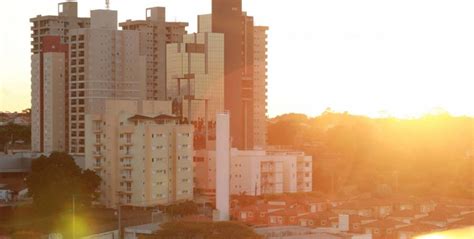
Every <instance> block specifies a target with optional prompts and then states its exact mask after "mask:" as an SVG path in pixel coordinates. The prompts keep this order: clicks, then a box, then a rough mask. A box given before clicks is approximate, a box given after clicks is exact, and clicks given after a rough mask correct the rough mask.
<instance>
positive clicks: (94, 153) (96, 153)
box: [92, 151, 102, 157]
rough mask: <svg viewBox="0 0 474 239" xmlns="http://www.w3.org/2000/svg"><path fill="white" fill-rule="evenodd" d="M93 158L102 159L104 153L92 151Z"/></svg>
mask: <svg viewBox="0 0 474 239" xmlns="http://www.w3.org/2000/svg"><path fill="white" fill-rule="evenodd" d="M92 156H94V157H101V156H102V153H101V152H100V151H92Z"/></svg>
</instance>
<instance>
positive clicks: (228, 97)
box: [211, 0, 254, 149]
mask: <svg viewBox="0 0 474 239" xmlns="http://www.w3.org/2000/svg"><path fill="white" fill-rule="evenodd" d="M211 18H212V21H211V22H212V32H216V33H223V34H224V38H225V40H224V41H225V42H224V52H225V57H224V62H225V64H224V74H225V81H224V82H225V83H224V92H225V103H224V105H225V110H228V111H229V112H230V115H231V120H230V121H231V122H230V125H231V130H230V131H231V137H232V146H233V147H235V148H238V149H253V146H254V142H253V139H254V138H253V118H254V117H253V74H254V71H253V67H254V65H253V61H254V57H253V54H254V52H253V47H254V44H253V40H254V39H253V34H254V30H253V27H254V23H253V17H250V16H247V15H246V13H245V12H242V0H213V1H212V16H211Z"/></svg>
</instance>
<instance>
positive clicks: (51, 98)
mask: <svg viewBox="0 0 474 239" xmlns="http://www.w3.org/2000/svg"><path fill="white" fill-rule="evenodd" d="M77 9H78V4H77V3H76V2H64V3H59V4H58V15H57V16H41V15H38V16H36V17H34V18H31V19H30V22H31V23H32V26H31V31H32V32H31V38H32V41H31V46H32V47H31V53H32V55H31V117H32V125H31V144H32V150H33V151H35V152H52V151H67V147H68V144H67V142H68V139H67V138H68V73H69V72H68V47H67V44H68V43H69V36H68V34H69V31H71V30H72V29H76V28H88V27H89V25H90V19H89V18H79V17H78V14H77Z"/></svg>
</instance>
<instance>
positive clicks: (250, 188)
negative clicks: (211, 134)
mask: <svg viewBox="0 0 474 239" xmlns="http://www.w3.org/2000/svg"><path fill="white" fill-rule="evenodd" d="M215 160H216V156H215V151H209V150H198V151H196V154H195V157H194V183H195V186H194V187H195V189H196V191H197V192H199V193H200V194H202V195H214V194H215V185H216V181H215V177H216V166H215V164H216V161H215ZM230 177H231V178H230V192H231V194H232V195H241V194H245V195H254V196H257V195H262V194H275V193H285V192H310V191H312V189H313V186H312V179H313V175H312V157H311V156H308V155H305V154H304V153H303V152H295V151H284V150H272V151H270V150H269V151H264V150H237V149H232V150H231V159H230Z"/></svg>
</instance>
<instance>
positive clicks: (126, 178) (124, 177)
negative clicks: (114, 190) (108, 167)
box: [122, 175, 133, 182]
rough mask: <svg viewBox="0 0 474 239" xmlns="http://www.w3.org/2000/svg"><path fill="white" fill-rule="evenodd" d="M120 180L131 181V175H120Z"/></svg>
mask: <svg viewBox="0 0 474 239" xmlns="http://www.w3.org/2000/svg"><path fill="white" fill-rule="evenodd" d="M122 181H125V182H132V181H133V179H132V175H122Z"/></svg>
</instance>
